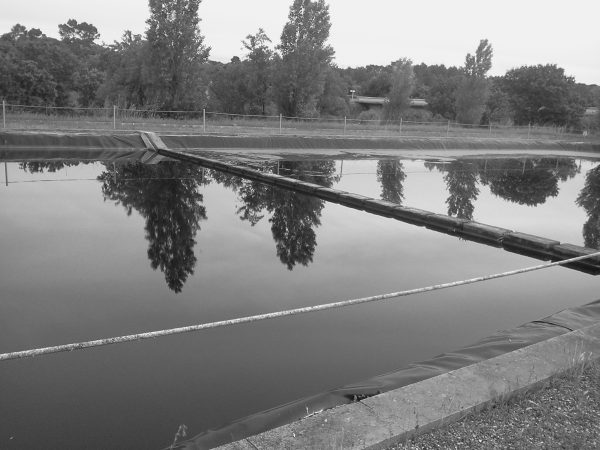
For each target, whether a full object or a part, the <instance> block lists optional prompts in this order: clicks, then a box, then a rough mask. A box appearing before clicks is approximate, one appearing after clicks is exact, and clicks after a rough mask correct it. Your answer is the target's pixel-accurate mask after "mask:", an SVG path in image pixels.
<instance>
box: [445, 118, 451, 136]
mask: <svg viewBox="0 0 600 450" xmlns="http://www.w3.org/2000/svg"><path fill="white" fill-rule="evenodd" d="M448 133H450V121H448V127H447V128H446V137H448Z"/></svg>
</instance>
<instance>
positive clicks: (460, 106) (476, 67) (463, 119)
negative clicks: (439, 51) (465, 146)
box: [456, 39, 494, 124]
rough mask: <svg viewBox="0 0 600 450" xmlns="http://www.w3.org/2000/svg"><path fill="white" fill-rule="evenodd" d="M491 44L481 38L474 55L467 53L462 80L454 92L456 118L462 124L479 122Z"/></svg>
mask: <svg viewBox="0 0 600 450" xmlns="http://www.w3.org/2000/svg"><path fill="white" fill-rule="evenodd" d="M493 53H494V52H493V50H492V45H491V44H490V43H489V42H488V40H487V39H482V40H481V41H480V42H479V46H478V47H477V50H476V51H475V55H471V54H470V53H468V54H467V56H466V58H465V65H464V67H463V74H464V77H463V80H462V82H461V84H460V86H459V88H458V90H457V92H456V120H457V121H458V122H460V123H464V124H479V123H480V120H481V116H482V115H483V112H484V110H485V104H486V101H487V98H488V95H489V94H488V82H487V79H486V78H485V77H486V74H487V72H488V71H489V70H490V68H491V67H492V56H493Z"/></svg>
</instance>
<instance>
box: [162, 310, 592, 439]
mask: <svg viewBox="0 0 600 450" xmlns="http://www.w3.org/2000/svg"><path fill="white" fill-rule="evenodd" d="M599 321H600V300H596V301H594V302H592V303H588V304H587V305H584V306H580V307H577V308H570V309H566V310H563V311H560V312H558V313H556V314H553V315H551V316H549V317H546V318H544V319H541V320H535V321H533V322H529V323H526V324H524V325H521V326H519V327H517V328H513V329H511V330H504V331H499V332H497V333H495V334H493V335H491V336H489V337H486V338H485V339H482V340H481V341H479V342H477V343H475V344H474V345H471V346H468V347H464V348H462V349H460V350H458V351H454V352H450V353H444V354H441V355H439V356H436V357H435V358H432V359H430V360H427V361H422V362H419V363H415V364H410V365H409V366H408V367H406V368H403V369H400V370H398V371H395V372H389V373H386V374H383V375H379V376H376V377H373V378H370V379H368V380H365V381H362V382H359V383H353V384H349V385H346V386H343V387H340V388H337V389H333V390H331V391H328V392H324V393H321V394H318V395H313V396H311V397H306V398H302V399H299V400H295V401H293V402H290V403H287V404H285V405H281V406H277V407H275V408H272V409H269V410H266V411H262V412H260V413H257V414H253V415H251V416H248V417H245V418H243V419H240V420H238V421H235V422H233V423H231V424H229V425H226V426H224V427H222V428H219V429H217V430H208V431H205V432H203V433H200V434H198V435H197V436H194V437H193V438H191V439H189V440H187V441H182V442H179V443H178V444H177V445H175V446H174V447H170V448H175V449H209V448H214V447H217V446H219V445H224V444H227V443H230V442H233V441H237V440H240V439H244V438H246V437H249V436H253V435H255V434H259V433H262V432H264V431H267V430H270V429H273V428H277V427H279V426H282V425H286V424H288V423H291V422H294V421H297V420H299V419H302V418H303V417H305V416H306V415H307V411H310V412H314V411H320V410H324V409H329V408H334V407H336V406H340V405H344V404H349V403H352V402H355V401H360V400H362V399H364V398H367V397H372V396H374V395H377V394H380V393H382V392H386V391H391V390H394V389H398V388H401V387H403V386H407V385H409V384H412V383H417V382H419V381H423V380H426V379H428V378H432V377H435V376H437V375H441V374H443V373H446V372H449V371H452V370H456V369H459V368H461V367H466V366H469V365H471V364H475V363H478V362H480V361H484V360H486V359H490V358H494V357H496V356H499V355H502V354H505V353H508V352H512V351H514V350H517V349H519V348H523V347H527V346H529V345H532V344H535V343H537V342H541V341H545V340H547V339H551V338H553V337H556V336H560V335H562V334H565V333H568V332H570V331H574V330H578V329H580V328H584V327H586V326H590V325H593V324H595V323H597V322H599Z"/></svg>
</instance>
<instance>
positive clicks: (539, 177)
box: [480, 158, 579, 206]
mask: <svg viewBox="0 0 600 450" xmlns="http://www.w3.org/2000/svg"><path fill="white" fill-rule="evenodd" d="M483 164H484V167H481V166H482V163H481V162H480V175H481V182H482V183H483V184H484V185H489V187H490V191H491V192H492V193H493V194H495V195H497V196H499V197H502V198H503V199H505V200H508V201H511V202H514V203H518V204H519V205H528V206H537V205H541V204H543V203H545V202H546V200H547V199H548V198H549V197H556V196H557V195H558V182H559V181H566V180H567V179H569V178H573V177H574V176H575V175H576V174H577V173H578V172H579V169H578V167H577V165H576V163H575V160H572V159H566V158H558V159H552V158H528V159H524V160H519V159H496V160H487V161H486V162H485V163H483Z"/></svg>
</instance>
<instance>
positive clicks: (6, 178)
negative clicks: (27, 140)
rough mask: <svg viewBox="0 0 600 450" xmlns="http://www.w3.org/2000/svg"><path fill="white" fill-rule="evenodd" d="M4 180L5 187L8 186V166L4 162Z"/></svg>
mask: <svg viewBox="0 0 600 450" xmlns="http://www.w3.org/2000/svg"><path fill="white" fill-rule="evenodd" d="M4 180H5V181H6V186H8V166H7V165H6V161H4Z"/></svg>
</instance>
